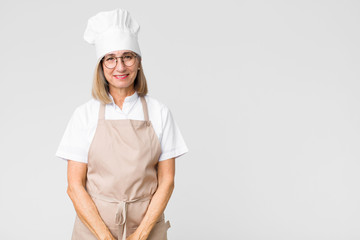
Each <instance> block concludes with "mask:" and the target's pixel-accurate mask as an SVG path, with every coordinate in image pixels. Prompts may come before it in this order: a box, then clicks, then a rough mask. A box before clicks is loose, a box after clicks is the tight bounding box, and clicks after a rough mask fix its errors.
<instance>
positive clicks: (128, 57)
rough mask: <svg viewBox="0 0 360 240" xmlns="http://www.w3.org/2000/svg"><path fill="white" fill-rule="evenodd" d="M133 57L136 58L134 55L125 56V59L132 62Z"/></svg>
mask: <svg viewBox="0 0 360 240" xmlns="http://www.w3.org/2000/svg"><path fill="white" fill-rule="evenodd" d="M133 57H134V56H132V55H125V56H124V59H126V60H131V59H133Z"/></svg>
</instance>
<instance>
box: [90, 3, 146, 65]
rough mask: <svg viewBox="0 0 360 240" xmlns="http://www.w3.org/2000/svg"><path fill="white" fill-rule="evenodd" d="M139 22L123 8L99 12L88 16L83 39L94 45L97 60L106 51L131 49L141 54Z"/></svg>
mask: <svg viewBox="0 0 360 240" xmlns="http://www.w3.org/2000/svg"><path fill="white" fill-rule="evenodd" d="M139 30H140V26H139V24H138V23H137V22H136V21H135V19H133V18H132V17H131V16H130V13H129V12H128V11H126V10H124V9H120V8H118V9H115V10H112V11H107V12H99V13H98V14H96V15H95V16H93V17H91V18H89V20H88V24H87V27H86V30H85V33H84V39H85V41H87V42H88V43H90V44H93V45H95V49H96V57H97V59H98V61H100V59H101V58H102V57H104V56H105V54H106V53H109V52H111V51H117V50H131V51H133V52H135V53H137V54H138V55H140V56H141V52H140V47H139V43H138V36H137V35H138V32H139Z"/></svg>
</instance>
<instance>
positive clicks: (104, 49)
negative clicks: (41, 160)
mask: <svg viewBox="0 0 360 240" xmlns="http://www.w3.org/2000/svg"><path fill="white" fill-rule="evenodd" d="M138 31H139V25H138V24H137V23H136V21H135V20H134V19H133V18H131V17H130V15H129V13H128V12H127V11H126V10H122V9H116V10H113V11H108V12H100V13H98V14H97V15H95V16H93V17H92V18H90V19H89V21H88V25H87V29H86V31H85V35H84V38H85V40H86V41H87V42H89V43H91V44H94V45H95V48H96V54H97V58H98V64H97V67H96V70H95V75H94V81H93V89H92V96H93V99H91V100H90V101H88V102H87V103H85V104H83V105H81V106H79V107H78V108H77V109H76V110H75V112H74V113H73V116H72V117H71V119H70V121H69V123H68V126H67V128H66V130H65V133H64V136H63V138H62V140H61V143H60V146H59V148H58V150H57V153H56V156H58V157H60V158H62V159H66V160H68V170H67V171H68V190H67V193H68V195H69V197H70V198H71V200H72V202H73V205H74V208H75V210H76V213H77V216H76V219H75V224H74V229H73V234H72V239H73V240H91V239H122V240H125V239H127V240H133V239H136V240H138V239H151V240H164V239H167V229H168V228H169V227H170V223H169V221H167V222H165V220H164V213H163V212H164V209H165V207H166V205H167V203H168V201H169V199H170V197H171V194H172V191H173V189H174V174H175V158H177V157H179V156H181V155H183V154H184V153H186V152H187V151H188V149H187V146H186V144H185V142H184V140H183V138H182V135H181V133H180V131H179V128H178V126H177V124H176V122H175V121H174V119H173V118H172V115H171V112H170V110H169V109H168V108H167V107H166V106H165V105H164V104H162V103H160V102H159V101H157V100H156V99H154V98H152V97H150V96H149V95H147V84H146V79H145V76H144V73H143V70H142V65H141V52H140V48H139V45H138V41H137V34H138Z"/></svg>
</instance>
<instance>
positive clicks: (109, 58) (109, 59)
mask: <svg viewBox="0 0 360 240" xmlns="http://www.w3.org/2000/svg"><path fill="white" fill-rule="evenodd" d="M105 61H115V58H114V57H108V58H106V59H105Z"/></svg>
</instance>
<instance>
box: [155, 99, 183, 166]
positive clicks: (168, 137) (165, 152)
mask: <svg viewBox="0 0 360 240" xmlns="http://www.w3.org/2000/svg"><path fill="white" fill-rule="evenodd" d="M161 118H162V137H161V141H160V143H161V150H162V153H161V155H160V158H159V161H162V160H167V159H170V158H177V157H180V156H182V155H183V154H185V153H187V152H188V148H187V146H186V143H185V141H184V139H183V136H182V134H181V132H180V129H179V127H178V125H177V123H176V122H175V120H174V118H173V116H172V113H171V111H170V110H169V109H168V108H167V107H166V106H163V108H162V110H161Z"/></svg>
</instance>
